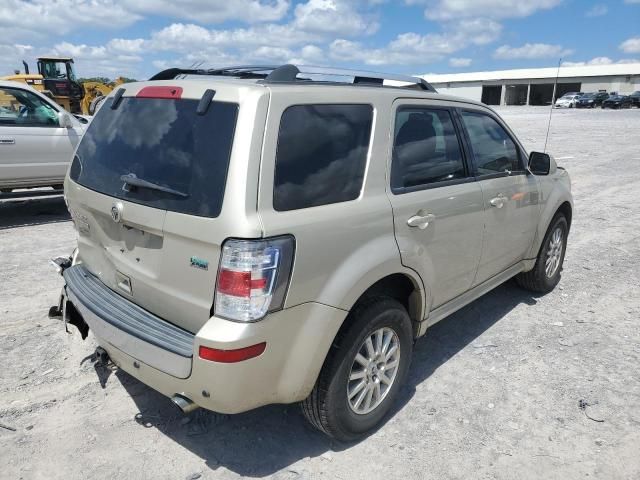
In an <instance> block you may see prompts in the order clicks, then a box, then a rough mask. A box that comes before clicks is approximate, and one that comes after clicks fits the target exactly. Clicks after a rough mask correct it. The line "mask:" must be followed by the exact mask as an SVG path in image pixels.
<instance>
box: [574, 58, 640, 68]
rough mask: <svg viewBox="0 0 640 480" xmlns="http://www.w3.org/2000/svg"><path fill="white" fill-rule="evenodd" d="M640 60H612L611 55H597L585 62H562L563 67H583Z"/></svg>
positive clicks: (637, 61)
mask: <svg viewBox="0 0 640 480" xmlns="http://www.w3.org/2000/svg"><path fill="white" fill-rule="evenodd" d="M639 62H640V60H636V59H633V58H623V59H621V60H617V61H616V60H612V59H610V58H609V57H595V58H592V59H591V60H587V61H585V62H562V66H563V67H583V66H585V65H615V64H625V63H639Z"/></svg>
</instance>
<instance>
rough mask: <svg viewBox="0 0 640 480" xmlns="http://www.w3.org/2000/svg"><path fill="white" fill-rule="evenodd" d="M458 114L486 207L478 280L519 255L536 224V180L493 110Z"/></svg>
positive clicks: (490, 275) (526, 247) (464, 110)
mask: <svg viewBox="0 0 640 480" xmlns="http://www.w3.org/2000/svg"><path fill="white" fill-rule="evenodd" d="M459 114H460V118H461V123H462V125H463V126H464V128H465V132H466V135H467V140H468V147H469V151H470V152H471V154H472V158H473V163H474V170H475V173H476V176H477V179H478V183H479V185H480V187H481V188H482V195H483V202H484V211H485V214H484V218H485V220H484V223H485V229H484V232H485V233H484V238H483V249H482V259H481V261H480V266H479V267H478V274H477V276H476V279H475V282H474V284H475V285H477V284H480V283H482V282H484V281H485V280H487V279H489V278H491V277H493V276H494V275H497V274H499V273H501V272H503V271H504V270H506V269H508V268H509V267H511V266H513V265H515V264H516V263H518V262H519V261H521V260H523V259H524V257H525V254H526V252H527V251H528V250H529V248H530V247H531V244H532V242H533V238H534V235H535V231H536V226H537V219H538V215H539V200H538V182H537V180H536V178H535V177H534V176H533V175H531V174H529V173H528V172H527V171H526V170H525V166H524V159H525V158H524V157H525V156H524V151H523V149H522V148H521V147H520V146H519V144H518V143H517V142H516V141H515V139H514V137H513V136H512V135H511V133H510V132H509V131H508V130H507V128H506V126H505V125H504V124H503V123H502V122H501V121H500V119H499V118H498V117H497V116H495V115H493V114H491V113H490V112H488V111H484V110H476V109H462V110H460V111H459Z"/></svg>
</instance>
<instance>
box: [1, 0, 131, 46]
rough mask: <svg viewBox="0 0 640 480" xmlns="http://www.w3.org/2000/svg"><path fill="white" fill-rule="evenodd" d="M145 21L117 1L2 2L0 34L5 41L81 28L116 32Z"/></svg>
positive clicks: (20, 0) (47, 0)
mask: <svg viewBox="0 0 640 480" xmlns="http://www.w3.org/2000/svg"><path fill="white" fill-rule="evenodd" d="M141 18H142V17H141V16H140V15H137V14H135V13H132V12H130V11H127V10H125V9H124V8H123V7H122V6H121V5H118V4H116V2H115V1H114V0H57V1H55V2H52V1H51V0H32V1H28V2H27V1H23V0H2V2H0V31H2V32H3V37H4V38H9V37H11V38H14V39H15V38H32V37H34V36H35V37H39V38H44V37H45V36H46V35H47V34H54V35H60V34H64V33H68V32H70V31H72V30H77V29H79V28H92V29H96V28H103V29H116V28H122V27H126V26H128V25H131V24H133V23H135V22H136V21H138V20H140V19H141Z"/></svg>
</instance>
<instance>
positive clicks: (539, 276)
mask: <svg viewBox="0 0 640 480" xmlns="http://www.w3.org/2000/svg"><path fill="white" fill-rule="evenodd" d="M568 233H569V224H568V223H567V219H566V218H565V216H564V215H563V214H562V213H557V214H556V216H555V217H554V218H553V220H552V221H551V224H550V225H549V228H548V229H547V233H546V234H545V236H544V240H543V241H542V245H541V246H540V251H539V252H538V257H537V258H536V264H535V266H534V267H533V269H532V270H531V271H529V272H523V273H521V274H519V275H518V276H516V282H517V283H518V285H520V286H521V287H522V288H524V289H526V290H531V291H533V292H541V293H548V292H550V291H551V290H553V289H554V288H555V287H556V285H557V284H558V282H559V281H560V272H561V271H562V264H563V263H564V254H565V252H566V250H567V234H568Z"/></svg>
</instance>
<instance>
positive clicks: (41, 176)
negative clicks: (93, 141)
mask: <svg viewBox="0 0 640 480" xmlns="http://www.w3.org/2000/svg"><path fill="white" fill-rule="evenodd" d="M57 115H58V110H56V109H55V108H54V107H53V106H52V105H50V104H49V103H48V102H46V101H45V100H43V99H42V98H40V97H39V96H38V95H36V94H35V93H33V92H30V91H28V90H26V89H21V88H13V87H0V183H4V184H10V185H14V186H18V185H21V184H23V185H31V184H38V183H41V182H46V181H51V180H52V181H57V182H62V179H63V178H64V175H65V172H66V171H67V168H68V167H69V162H70V161H71V157H72V155H73V150H74V149H75V147H76V145H77V144H78V142H79V141H80V137H81V131H80V128H79V127H78V129H76V128H69V129H68V128H61V127H60V126H59V124H58V117H57Z"/></svg>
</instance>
